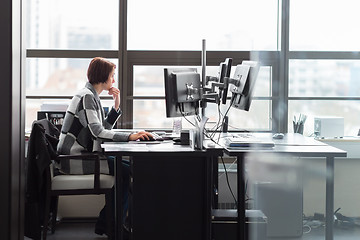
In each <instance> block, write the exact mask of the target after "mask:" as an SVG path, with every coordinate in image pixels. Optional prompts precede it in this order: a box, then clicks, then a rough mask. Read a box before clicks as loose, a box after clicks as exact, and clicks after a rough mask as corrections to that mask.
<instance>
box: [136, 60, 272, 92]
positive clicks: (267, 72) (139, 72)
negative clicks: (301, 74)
mask: <svg viewBox="0 0 360 240" xmlns="http://www.w3.org/2000/svg"><path fill="white" fill-rule="evenodd" d="M183 67H186V68H188V67H191V68H197V72H198V73H201V67H199V66H198V67H195V66H183ZM164 68H181V67H179V66H139V65H137V66H134V68H133V69H134V89H133V92H134V96H165V90H164V89H165V87H164ZM235 68H236V67H235V66H233V67H232V69H231V74H230V76H233V75H234V72H235ZM218 70H219V67H218V66H207V67H206V75H207V76H218ZM228 96H230V94H229V95H228ZM254 96H257V97H259V96H261V97H269V96H271V68H270V67H268V66H264V67H261V68H260V71H259V74H258V78H257V80H256V85H255V88H254Z"/></svg>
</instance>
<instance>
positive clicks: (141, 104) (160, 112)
mask: <svg viewBox="0 0 360 240" xmlns="http://www.w3.org/2000/svg"><path fill="white" fill-rule="evenodd" d="M133 110H134V112H133V128H142V129H151V128H161V129H162V128H163V129H166V128H168V129H171V128H172V119H171V118H166V111H165V100H134V107H133Z"/></svg>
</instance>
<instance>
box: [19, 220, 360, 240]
mask: <svg viewBox="0 0 360 240" xmlns="http://www.w3.org/2000/svg"><path fill="white" fill-rule="evenodd" d="M94 225H95V223H92V222H90V223H89V222H87V223H72V222H70V223H60V224H58V226H57V228H56V232H55V234H51V233H49V234H48V237H47V239H48V240H69V239H72V240H77V239H79V240H80V239H81V240H103V239H107V237H106V236H105V235H104V236H98V235H96V234H95V233H94ZM304 230H305V229H304ZM306 230H307V231H308V229H306ZM25 239H26V240H28V238H25ZM323 239H325V229H324V227H318V228H312V229H311V231H309V232H308V233H304V234H303V236H302V237H301V238H281V239H276V238H269V239H268V240H323ZM358 239H360V227H351V228H339V227H335V228H334V240H358Z"/></svg>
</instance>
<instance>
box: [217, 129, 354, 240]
mask: <svg viewBox="0 0 360 240" xmlns="http://www.w3.org/2000/svg"><path fill="white" fill-rule="evenodd" d="M254 136H256V137H258V138H260V139H261V138H264V139H269V138H271V136H272V134H270V133H269V134H268V133H265V134H264V133H254ZM273 141H274V142H275V147H274V148H267V149H260V148H227V147H226V146H225V145H224V143H223V142H222V143H220V144H221V145H223V146H224V148H225V150H224V151H225V153H226V154H227V155H229V156H236V157H237V172H238V174H237V181H238V186H239V187H238V206H237V209H238V239H241V240H243V239H245V221H244V220H245V191H244V190H245V180H244V172H245V168H244V158H245V155H246V154H248V153H254V152H256V153H266V154H291V155H292V156H297V157H323V158H326V171H327V178H326V212H325V214H326V222H325V224H326V232H325V239H326V240H333V239H334V236H333V214H334V158H335V157H346V155H347V153H346V151H343V150H340V149H337V148H335V147H332V146H329V145H327V144H325V143H322V142H319V141H316V140H314V139H313V138H309V137H304V136H303V135H301V134H297V133H296V134H286V135H285V137H284V138H283V139H273Z"/></svg>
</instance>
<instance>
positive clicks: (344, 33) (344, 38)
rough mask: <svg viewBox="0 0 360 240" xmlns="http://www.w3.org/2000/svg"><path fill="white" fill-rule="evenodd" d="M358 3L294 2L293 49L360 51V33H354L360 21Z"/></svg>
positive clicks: (348, 0) (292, 18) (291, 21)
mask: <svg viewBox="0 0 360 240" xmlns="http://www.w3.org/2000/svg"><path fill="white" fill-rule="evenodd" d="M358 3H359V1H358V0H343V1H341V2H339V1H328V0H316V1H312V0H293V1H291V4H290V50H308V51H309V50H315V51H359V50H360V46H359V42H360V33H359V31H354V24H355V23H358V22H359V21H360V15H359V14H358V7H357V6H358ZM304 12H306V17H304ZM335 16H336V17H335ZM319 29H321V30H320V31H319Z"/></svg>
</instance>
